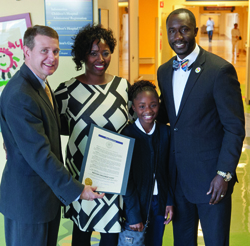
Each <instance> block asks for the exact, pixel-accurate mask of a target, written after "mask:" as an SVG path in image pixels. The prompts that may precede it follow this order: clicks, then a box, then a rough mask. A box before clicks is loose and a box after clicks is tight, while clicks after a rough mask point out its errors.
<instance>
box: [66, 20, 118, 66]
mask: <svg viewBox="0 0 250 246" xmlns="http://www.w3.org/2000/svg"><path fill="white" fill-rule="evenodd" d="M101 39H103V40H104V41H105V42H106V44H107V45H108V46H109V49H110V52H111V54H112V53H113V52H114V49H115V46H116V39H115V38H114V36H113V32H112V30H111V29H105V28H103V27H102V26H101V25H100V24H98V25H96V24H93V25H91V24H88V25H86V26H85V27H83V28H82V29H80V31H79V32H78V34H77V35H76V36H75V37H74V38H73V40H74V44H73V46H72V51H71V54H72V56H73V61H74V62H75V64H76V70H81V69H82V64H83V63H85V62H86V58H87V55H89V54H90V52H91V49H92V45H93V43H94V41H95V40H98V43H99V42H100V40H101Z"/></svg>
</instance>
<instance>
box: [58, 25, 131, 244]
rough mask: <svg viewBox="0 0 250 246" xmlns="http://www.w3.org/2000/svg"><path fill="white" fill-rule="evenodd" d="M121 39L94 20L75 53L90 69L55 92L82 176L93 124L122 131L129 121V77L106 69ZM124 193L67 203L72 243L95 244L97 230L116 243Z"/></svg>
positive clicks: (70, 161) (75, 169) (70, 155)
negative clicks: (83, 162) (93, 235)
mask: <svg viewBox="0 0 250 246" xmlns="http://www.w3.org/2000/svg"><path fill="white" fill-rule="evenodd" d="M115 45H116V39H115V38H114V37H113V33H112V31H111V30H106V29H104V28H102V27H101V26H100V25H88V26H86V27H85V28H83V29H82V30H80V31H79V33H78V34H77V36H76V37H75V41H74V45H73V49H72V55H73V60H74V62H75V64H76V69H77V70H81V69H82V65H83V64H85V73H83V74H81V75H80V76H78V77H76V78H72V79H70V80H69V81H67V82H64V83H62V84H60V85H59V87H58V88H57V89H56V91H55V95H56V100H57V103H58V106H59V113H60V115H61V123H62V134H64V135H69V140H68V144H67V150H66V166H67V168H68V170H69V171H70V172H71V174H72V175H73V177H75V178H78V177H79V174H80V170H81V164H82V160H83V155H84V151H85V146H86V143H87V139H88V133H89V129H90V125H91V123H94V124H96V125H98V126H100V127H103V128H105V129H109V130H111V131H114V132H120V131H121V130H122V129H123V127H124V126H125V125H126V123H127V121H128V93H127V92H128V87H129V86H130V85H129V83H128V81H127V80H126V79H124V78H120V77H117V76H113V75H110V74H107V73H106V70H107V68H108V66H109V63H110V59H111V54H112V53H113V51H114V48H115ZM119 210H120V204H119V196H118V195H113V194H106V195H105V196H104V198H103V199H102V200H98V199H95V200H94V201H84V200H80V199H79V200H78V201H75V202H73V203H72V204H70V205H69V206H68V207H66V213H65V215H66V217H68V218H70V219H71V220H73V221H74V228H73V238H72V245H73V246H76V245H79V246H80V245H84V246H86V245H90V238H91V234H92V231H98V232H100V233H101V240H100V245H101V246H104V245H108V246H116V245H117V241H118V233H119V232H120V230H121V226H120V223H119V221H120V211H119Z"/></svg>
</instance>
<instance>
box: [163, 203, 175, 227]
mask: <svg viewBox="0 0 250 246" xmlns="http://www.w3.org/2000/svg"><path fill="white" fill-rule="evenodd" d="M173 215H174V206H166V210H165V219H166V220H165V221H164V224H165V225H168V224H169V223H170V222H171V221H172V220H173Z"/></svg>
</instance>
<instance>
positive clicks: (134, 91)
mask: <svg viewBox="0 0 250 246" xmlns="http://www.w3.org/2000/svg"><path fill="white" fill-rule="evenodd" d="M155 88H156V86H155V85H154V84H153V83H151V82H150V81H148V80H141V81H138V82H136V83H134V84H133V85H132V86H131V87H130V88H129V89H128V97H129V100H130V101H132V102H133V101H134V99H135V98H136V97H137V95H138V94H139V93H141V92H143V91H152V92H153V93H155V96H156V97H157V98H158V97H159V96H158V93H157V91H156V89H155Z"/></svg>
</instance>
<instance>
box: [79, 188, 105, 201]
mask: <svg viewBox="0 0 250 246" xmlns="http://www.w3.org/2000/svg"><path fill="white" fill-rule="evenodd" d="M96 189H97V187H92V186H90V185H85V187H84V190H83V191H82V193H81V195H80V198H81V199H82V200H87V201H93V200H94V199H96V198H103V196H104V195H105V193H102V194H98V193H97V192H94V191H95V190H96Z"/></svg>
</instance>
